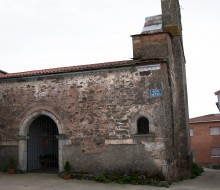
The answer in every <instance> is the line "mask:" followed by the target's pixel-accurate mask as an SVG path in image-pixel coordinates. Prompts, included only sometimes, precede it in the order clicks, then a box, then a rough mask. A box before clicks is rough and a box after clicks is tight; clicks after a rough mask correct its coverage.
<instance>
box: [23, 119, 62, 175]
mask: <svg viewBox="0 0 220 190" xmlns="http://www.w3.org/2000/svg"><path fill="white" fill-rule="evenodd" d="M56 135H58V128H57V126H56V124H55V122H54V121H53V120H52V119H51V118H50V117H48V116H44V115H42V116H39V117H38V118H36V119H35V120H34V121H33V122H32V124H31V125H30V128H29V134H28V136H29V139H28V143H27V151H28V152H27V160H28V161H27V170H28V171H29V172H47V173H54V172H58V140H57V138H56Z"/></svg>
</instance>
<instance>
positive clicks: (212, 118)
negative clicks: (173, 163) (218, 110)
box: [189, 114, 220, 123]
mask: <svg viewBox="0 0 220 190" xmlns="http://www.w3.org/2000/svg"><path fill="white" fill-rule="evenodd" d="M211 121H220V114H209V115H203V116H199V117H194V118H191V119H190V120H189V123H202V122H211Z"/></svg>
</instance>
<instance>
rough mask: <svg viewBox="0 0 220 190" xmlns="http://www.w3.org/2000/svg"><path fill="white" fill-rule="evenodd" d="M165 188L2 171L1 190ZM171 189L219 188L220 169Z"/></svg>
mask: <svg viewBox="0 0 220 190" xmlns="http://www.w3.org/2000/svg"><path fill="white" fill-rule="evenodd" d="M8 189H10V190H29V189H30V190H61V189H62V190H110V189H111V190H123V189H126V190H164V189H168V188H163V187H152V186H146V185H144V186H141V185H120V184H115V183H109V184H103V183H97V182H94V181H87V180H76V179H73V180H63V179H61V178H59V177H58V176H57V175H55V174H30V173H29V174H14V175H9V174H6V173H0V190H8ZM169 189H171V190H219V189H220V170H211V169H205V172H204V173H203V175H202V176H199V177H197V178H196V179H192V180H184V181H180V182H178V183H173V184H172V185H171V186H170V188H169Z"/></svg>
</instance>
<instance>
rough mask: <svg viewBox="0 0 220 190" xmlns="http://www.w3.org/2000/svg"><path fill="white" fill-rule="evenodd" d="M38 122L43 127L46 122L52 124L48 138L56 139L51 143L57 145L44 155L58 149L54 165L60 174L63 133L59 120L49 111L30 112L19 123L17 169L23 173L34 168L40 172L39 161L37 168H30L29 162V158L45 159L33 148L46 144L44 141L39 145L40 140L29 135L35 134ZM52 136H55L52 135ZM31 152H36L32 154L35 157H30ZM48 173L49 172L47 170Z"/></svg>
mask: <svg viewBox="0 0 220 190" xmlns="http://www.w3.org/2000/svg"><path fill="white" fill-rule="evenodd" d="M40 121H42V122H44V126H45V125H47V122H48V124H49V123H52V126H53V127H52V134H50V136H53V137H55V138H56V139H57V141H56V139H54V138H53V141H56V143H57V144H56V143H55V144H56V145H55V146H53V147H54V148H52V151H48V152H45V153H50V152H55V150H57V149H58V150H57V151H58V152H56V154H57V157H58V163H56V164H55V165H57V164H58V166H57V167H58V168H59V170H58V171H59V172H61V171H62V170H63V144H64V143H65V140H66V138H65V135H64V133H63V127H62V125H61V122H60V121H59V119H58V118H57V117H56V116H55V115H54V114H53V113H51V112H50V111H47V110H37V111H35V112H32V113H31V114H30V115H29V116H28V117H27V118H25V119H24V120H23V122H22V123H21V126H20V132H19V137H18V138H19V165H18V168H19V169H20V170H23V171H34V170H35V168H36V171H39V172H40V171H42V170H40V167H39V162H40V160H38V167H35V166H31V161H30V159H31V158H32V159H35V160H37V157H40V156H41V160H42V159H43V158H45V157H42V155H41V154H40V153H39V152H40V148H39V149H37V147H35V146H37V144H38V145H39V144H41V146H43V145H42V143H43V142H44V143H46V141H43V142H42V141H41V142H42V143H40V140H37V139H36V138H34V136H33V135H32V134H31V133H33V134H35V133H34V131H35V130H37V129H36V128H37V127H36V125H37V122H40ZM35 122H36V123H35ZM49 125H50V124H49ZM34 126H35V127H34ZM38 130H39V132H42V133H43V132H45V131H43V130H40V129H38ZM57 130H58V131H57ZM39 134H40V133H39ZM46 134H47V133H46ZM54 134H57V135H54ZM39 138H40V137H39ZM41 140H43V138H42V136H41ZM44 143H43V144H44ZM31 146H32V148H31ZM46 146H48V145H46ZM42 148H43V147H42ZM31 151H38V152H36V153H32V154H36V155H32V156H31ZM46 157H47V156H46ZM39 159H40V158H39ZM40 164H42V166H43V165H44V164H45V162H42V163H40ZM33 165H34V164H33ZM55 170H57V168H56V167H55ZM55 170H54V169H52V170H51V171H54V172H55ZM45 171H46V170H45ZM48 171H50V170H49V169H48ZM43 172H44V171H43Z"/></svg>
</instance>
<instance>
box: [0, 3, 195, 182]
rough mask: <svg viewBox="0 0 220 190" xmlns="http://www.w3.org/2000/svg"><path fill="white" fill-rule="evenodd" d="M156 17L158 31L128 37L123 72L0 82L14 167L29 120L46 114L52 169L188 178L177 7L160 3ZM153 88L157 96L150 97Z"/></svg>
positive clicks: (4, 137) (2, 122)
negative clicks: (54, 151) (143, 128)
mask: <svg viewBox="0 0 220 190" xmlns="http://www.w3.org/2000/svg"><path fill="white" fill-rule="evenodd" d="M167 4H169V6H167ZM162 13H163V15H162V17H163V31H160V32H158V33H153V34H152V33H151V34H140V35H135V36H132V38H133V48H134V49H133V52H134V56H133V58H134V60H135V61H133V62H132V64H130V66H126V67H123V66H121V67H120V68H113V67H110V68H109V69H106V70H104V69H101V68H100V69H99V70H98V69H97V70H93V71H92V70H87V71H86V70H85V71H82V72H70V73H63V74H53V75H38V76H32V77H31V76H30V77H18V78H17V79H2V80H0V105H1V109H0V134H1V136H0V141H1V142H2V144H4V143H5V142H7V144H8V145H12V144H13V143H14V142H16V139H17V147H18V142H19V161H20V162H22V164H20V166H23V165H24V164H25V155H23V157H22V159H21V156H20V153H21V152H22V151H23V152H25V151H24V149H25V146H26V145H25V143H24V142H25V141H26V137H25V135H26V134H27V132H28V124H29V122H31V121H32V120H31V119H30V116H34V117H35V116H36V115H35V113H47V114H48V115H49V116H51V117H53V118H55V120H57V122H56V124H57V125H58V126H59V138H60V140H59V149H61V150H62V151H59V156H60V157H62V159H60V161H62V163H59V165H60V166H62V165H63V163H64V162H65V161H66V160H69V161H70V162H71V164H72V165H73V169H74V171H86V172H88V171H89V172H100V171H102V172H103V171H108V172H121V171H123V172H124V173H129V172H131V171H135V170H136V171H140V172H142V173H148V174H149V175H152V174H153V173H158V172H159V173H163V175H164V176H165V177H166V179H168V180H175V179H178V178H183V177H188V176H189V175H190V163H191V162H190V153H191V152H190V143H189V131H188V104H187V91H186V73H185V58H184V52H183V44H182V35H181V32H182V31H181V21H180V10H179V4H178V1H176V0H169V1H168V0H163V1H162ZM128 65H129V64H128ZM155 89H156V90H159V91H160V92H162V94H161V95H159V96H157V95H156V96H153V95H152V96H151V95H150V94H151V93H150V92H151V90H155ZM141 116H145V117H147V118H148V120H149V124H150V134H148V135H137V120H138V119H139V118H140V117H141ZM24 124H25V126H24ZM22 132H23V133H22ZM21 134H22V135H23V136H21ZM12 142H13V143H12ZM8 147H9V146H8ZM23 163H24V164H23ZM61 168H62V167H61Z"/></svg>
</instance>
